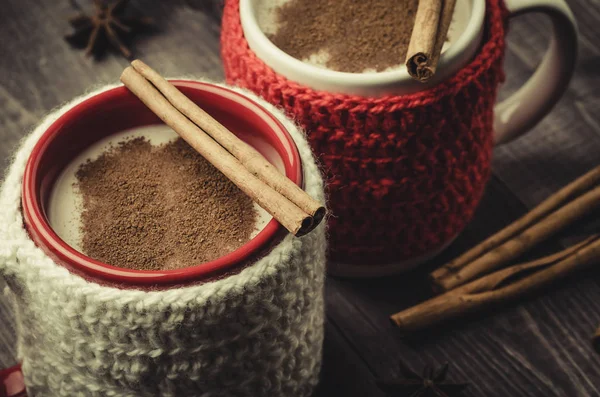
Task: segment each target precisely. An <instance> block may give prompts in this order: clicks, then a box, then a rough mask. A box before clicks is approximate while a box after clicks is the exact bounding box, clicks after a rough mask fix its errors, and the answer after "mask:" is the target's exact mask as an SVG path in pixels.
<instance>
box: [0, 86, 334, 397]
mask: <svg viewBox="0 0 600 397" xmlns="http://www.w3.org/2000/svg"><path fill="white" fill-rule="evenodd" d="M106 88H112V87H105V88H103V89H106ZM100 91H102V89H101V90H99V91H96V92H92V93H91V94H89V95H86V96H84V97H81V98H78V99H76V100H74V101H73V102H71V103H69V104H67V105H66V106H64V107H62V108H60V109H58V110H56V111H55V112H53V113H52V114H50V115H49V116H48V117H46V118H45V120H43V121H42V123H41V124H40V125H39V126H38V127H37V128H36V129H35V130H34V131H33V133H32V134H31V135H30V136H28V137H27V138H26V139H25V140H24V142H23V144H22V146H21V148H20V150H19V151H18V152H17V153H16V156H15V158H14V162H13V164H12V166H11V167H10V169H9V172H8V174H7V176H6V178H5V181H4V185H3V188H2V191H1V195H0V204H1V208H2V210H1V212H0V274H1V275H2V276H3V277H4V279H5V280H6V282H7V284H8V285H9V287H10V290H11V291H10V292H9V293H8V294H9V296H11V297H12V298H13V300H14V303H15V310H16V313H17V322H18V324H17V328H18V333H19V346H18V347H19V349H18V352H19V357H20V359H21V360H23V372H24V375H25V380H26V384H27V387H28V392H29V395H30V396H36V397H37V396H51V397H55V396H132V397H133V396H136V397H139V396H159V395H160V396H178V397H179V396H205V397H209V396H249V397H250V396H252V397H256V396H282V397H283V396H285V397H290V396H309V395H310V394H311V393H312V390H313V388H314V386H315V384H316V383H317V380H318V373H319V369H320V363H321V348H322V341H323V321H324V315H323V282H324V266H325V250H326V246H325V245H326V243H325V227H324V225H320V226H319V227H318V228H317V229H316V230H315V231H314V232H312V233H310V234H309V235H307V236H305V237H302V238H295V237H293V236H291V235H288V236H287V237H285V238H284V240H283V241H282V242H281V243H279V244H278V245H276V246H275V247H274V248H273V250H272V251H271V252H270V253H269V254H268V255H267V256H265V257H263V258H262V259H260V260H258V261H257V262H256V263H254V264H253V265H251V266H249V267H247V268H245V269H244V270H242V271H241V272H239V273H238V274H235V275H231V276H229V277H226V278H224V279H221V280H217V281H212V282H207V283H205V284H202V285H195V286H189V287H182V288H171V289H168V290H162V291H142V290H122V289H117V288H113V287H108V286H103V285H99V284H96V283H93V282H88V281H86V280H84V279H82V278H81V277H79V276H76V275H73V274H71V273H69V272H68V271H67V270H66V269H65V268H63V267H61V266H59V265H57V264H55V263H54V262H53V261H52V260H51V259H50V258H49V257H47V256H46V255H45V254H44V253H43V252H42V251H41V250H40V249H39V248H37V247H36V246H35V245H34V243H33V242H32V241H31V239H30V238H29V236H28V235H27V233H26V231H25V229H24V228H23V220H22V214H21V210H20V200H21V180H22V177H23V171H24V168H25V163H26V161H27V158H28V156H29V154H30V152H31V150H32V148H33V146H34V145H35V143H36V141H37V140H38V139H39V137H40V135H41V134H42V133H43V132H44V130H46V129H47V128H48V126H49V125H50V124H51V123H52V122H54V121H55V120H56V119H57V117H58V116H60V115H61V114H63V113H64V112H65V111H67V110H68V109H69V108H71V107H72V106H74V105H75V104H77V103H79V102H81V101H83V100H84V99H86V98H89V97H90V96H92V95H94V94H96V93H98V92H100ZM238 91H240V92H242V90H239V89H238ZM244 93H245V94H247V95H249V96H251V97H252V98H253V99H254V100H255V101H257V102H259V103H260V104H261V105H263V106H264V107H265V108H267V110H269V111H271V112H272V113H274V114H275V115H276V116H277V118H278V119H279V120H280V121H282V123H283V124H284V125H285V127H286V128H287V129H288V131H289V132H290V133H291V135H292V137H293V139H294V140H295V142H296V144H297V146H298V150H299V152H300V156H301V158H302V162H303V168H304V180H305V188H306V190H307V192H308V193H309V194H310V195H312V196H313V197H315V198H317V199H318V200H321V201H323V200H324V194H323V181H322V179H321V176H320V173H319V170H318V169H317V166H316V164H315V161H314V158H313V157H312V153H311V150H310V148H309V146H308V144H307V142H306V140H305V137H304V135H303V133H302V132H301V131H300V130H299V129H298V128H297V127H296V126H295V125H294V124H293V123H291V122H290V121H289V120H288V119H286V118H285V116H283V114H282V113H281V112H280V111H278V110H276V109H275V108H274V107H273V106H271V105H269V104H268V103H266V102H264V101H262V100H260V99H258V98H256V97H254V95H252V94H251V93H248V92H244Z"/></svg>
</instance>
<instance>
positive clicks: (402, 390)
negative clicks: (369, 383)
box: [377, 363, 468, 397]
mask: <svg viewBox="0 0 600 397" xmlns="http://www.w3.org/2000/svg"><path fill="white" fill-rule="evenodd" d="M400 372H401V374H402V376H403V377H404V379H391V380H379V381H377V385H378V386H379V388H380V389H381V390H383V391H384V392H386V393H387V394H389V395H395V396H398V397H454V396H457V395H458V394H460V393H461V392H462V391H463V390H465V389H466V388H467V386H468V384H467V383H445V382H444V381H445V380H446V375H447V374H448V363H445V364H444V365H442V367H441V368H440V369H439V370H437V371H434V370H433V368H432V367H430V366H429V365H426V366H425V368H424V369H423V374H422V375H419V374H417V373H415V372H414V371H412V370H411V369H409V368H406V367H404V366H403V365H400Z"/></svg>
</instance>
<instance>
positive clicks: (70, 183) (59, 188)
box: [47, 125, 272, 252]
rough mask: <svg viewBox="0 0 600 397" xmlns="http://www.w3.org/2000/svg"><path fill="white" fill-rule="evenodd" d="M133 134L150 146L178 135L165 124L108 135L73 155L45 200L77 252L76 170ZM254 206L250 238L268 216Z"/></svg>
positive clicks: (61, 233) (57, 228)
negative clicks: (254, 211)
mask: <svg viewBox="0 0 600 397" xmlns="http://www.w3.org/2000/svg"><path fill="white" fill-rule="evenodd" d="M137 137H144V138H146V139H147V140H148V141H149V142H150V143H151V144H152V145H153V146H159V145H161V144H164V143H168V142H172V141H174V140H176V139H177V138H178V135H177V133H176V132H175V131H173V130H172V129H171V128H170V127H168V126H166V125H153V126H144V127H139V128H134V129H131V130H126V131H122V132H119V133H117V134H113V135H110V136H108V137H106V138H104V139H101V140H100V141H98V142H96V143H94V144H93V145H91V146H90V147H88V148H87V149H86V150H85V151H83V152H82V153H80V154H79V155H78V156H77V157H75V158H74V159H73V160H72V161H71V162H70V163H69V164H68V165H67V167H65V169H64V170H63V171H62V172H61V174H60V175H59V176H58V178H57V179H56V181H55V183H54V186H53V188H52V191H51V194H50V198H49V200H48V211H47V216H48V221H49V222H50V226H51V227H52V229H53V230H54V232H55V233H56V234H57V235H58V237H60V238H61V239H62V240H63V241H64V242H66V243H67V244H69V245H70V246H71V247H73V248H74V249H76V250H77V251H80V252H83V250H82V248H81V238H82V237H81V226H82V221H81V212H82V208H83V199H82V196H81V193H80V192H79V190H78V188H77V176H76V173H77V170H78V169H79V167H80V166H81V165H82V164H84V163H85V162H87V161H88V160H92V161H93V160H96V159H97V158H98V157H99V156H100V155H101V154H102V153H104V152H106V151H108V150H109V149H110V148H111V147H115V146H117V145H118V144H119V143H120V142H123V141H125V140H129V139H133V138H137ZM254 208H255V210H256V214H257V216H256V225H255V230H254V231H253V232H252V234H251V237H250V238H254V237H255V236H256V235H257V234H258V233H259V232H260V231H261V230H262V229H263V228H264V227H265V226H266V225H267V223H269V221H271V219H272V217H271V215H269V214H268V213H267V212H266V211H265V210H264V209H262V208H261V207H259V206H258V205H257V204H256V203H254Z"/></svg>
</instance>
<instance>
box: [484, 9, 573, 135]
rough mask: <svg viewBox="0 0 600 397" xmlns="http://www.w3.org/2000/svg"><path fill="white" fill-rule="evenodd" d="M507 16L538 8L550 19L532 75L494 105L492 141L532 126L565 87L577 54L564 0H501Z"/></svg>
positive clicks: (523, 131)
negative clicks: (549, 30) (545, 47)
mask: <svg viewBox="0 0 600 397" xmlns="http://www.w3.org/2000/svg"><path fill="white" fill-rule="evenodd" d="M505 4H506V7H507V8H508V10H509V12H510V17H511V18H512V17H515V16H518V15H521V14H525V13H529V12H542V13H544V14H546V15H547V16H548V17H550V19H551V20H552V25H553V35H552V38H551V40H550V46H549V48H548V50H547V51H546V54H545V55H544V58H543V60H542V62H541V64H540V65H539V67H538V68H537V70H536V71H535V72H534V74H533V76H531V78H530V79H529V80H528V81H527V82H526V83H525V85H523V87H521V88H520V89H519V90H518V91H517V92H515V93H514V94H513V95H511V96H510V97H509V98H507V99H505V100H504V101H502V102H501V103H499V104H497V105H496V107H495V109H494V110H495V119H494V130H495V135H494V141H495V143H496V144H497V145H498V144H503V143H506V142H508V141H511V140H513V139H515V138H518V137H519V136H521V135H522V134H524V133H525V132H527V131H528V130H530V129H531V128H532V127H533V126H535V125H536V124H537V123H538V122H539V121H540V120H541V119H542V118H543V117H544V116H545V115H546V114H547V113H548V112H549V111H550V110H551V109H552V107H553V106H554V104H556V102H557V101H558V100H559V99H560V97H561V96H562V94H563V93H564V92H565V90H566V89H567V86H568V84H569V81H570V80H571V76H572V75H573V71H574V70H575V61H576V58H577V25H576V23H575V17H574V16H573V13H572V12H571V10H570V9H569V6H568V5H567V3H566V2H565V1H564V0H505Z"/></svg>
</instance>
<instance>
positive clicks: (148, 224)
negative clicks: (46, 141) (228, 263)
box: [48, 126, 270, 270]
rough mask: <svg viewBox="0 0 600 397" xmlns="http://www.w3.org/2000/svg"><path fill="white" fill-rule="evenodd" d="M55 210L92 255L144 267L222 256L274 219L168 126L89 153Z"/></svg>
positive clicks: (54, 217) (58, 227) (57, 195)
mask: <svg viewBox="0 0 600 397" xmlns="http://www.w3.org/2000/svg"><path fill="white" fill-rule="evenodd" d="M48 215H49V220H50V223H51V225H52V227H53V228H54V230H55V231H56V233H57V234H58V235H59V237H61V238H62V239H63V240H64V241H65V242H67V243H68V244H69V245H71V246H73V247H74V248H75V249H77V250H79V251H81V252H83V253H84V254H86V255H87V256H90V257H91V258H94V259H97V260H100V261H102V262H105V263H108V264H111V265H114V266H119V267H124V268H130V269H143V270H165V269H176V268H182V267H188V266H193V265H197V264H200V263H203V262H207V261H211V260H214V259H217V258H219V257H222V256H223V255H226V254H228V253H230V252H232V251H234V250H235V249H237V248H239V247H240V246H242V245H243V244H245V243H246V242H247V241H248V240H249V239H250V238H252V237H253V236H254V235H256V234H257V233H258V232H259V231H260V230H262V228H263V227H264V226H265V225H266V223H267V222H268V221H269V220H270V216H269V215H268V214H267V213H266V212H265V211H264V210H262V209H261V208H260V207H258V206H256V205H255V204H254V203H253V202H252V200H251V199H250V198H249V197H248V196H246V195H245V194H244V193H243V192H241V191H240V190H239V189H238V188H237V187H236V186H235V185H234V184H233V183H232V182H231V181H229V180H228V179H227V178H226V177H225V176H224V175H223V174H221V173H220V172H219V171H218V170H217V169H215V168H214V167H213V166H212V165H211V164H210V163H209V162H208V161H206V160H205V159H204V158H203V157H202V156H200V155H199V154H198V153H197V152H196V151H195V150H194V149H193V148H191V147H190V146H189V145H188V144H187V143H186V142H185V141H183V140H182V139H180V138H178V136H177V134H176V133H175V132H174V131H172V130H171V129H170V128H168V127H166V126H149V127H142V128H137V129H135V130H130V131H125V132H122V133H119V134H116V135H112V136H110V137H108V138H106V139H104V140H101V141H100V142H97V143H96V144H94V145H92V146H91V147H89V148H88V149H87V150H86V151H84V152H83V153H81V154H80V155H79V156H78V157H77V158H75V159H74V160H73V161H72V162H71V163H70V164H69V166H67V167H66V169H65V170H64V171H63V172H62V174H61V176H60V177H59V178H58V179H57V182H56V183H55V186H54V190H53V193H52V195H51V198H50V202H49V214H48Z"/></svg>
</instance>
